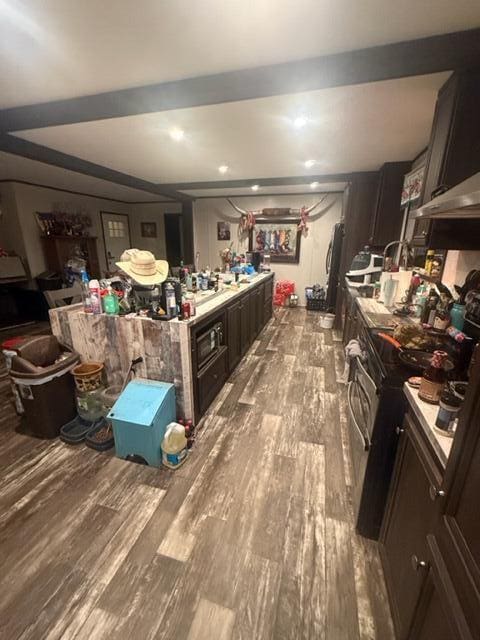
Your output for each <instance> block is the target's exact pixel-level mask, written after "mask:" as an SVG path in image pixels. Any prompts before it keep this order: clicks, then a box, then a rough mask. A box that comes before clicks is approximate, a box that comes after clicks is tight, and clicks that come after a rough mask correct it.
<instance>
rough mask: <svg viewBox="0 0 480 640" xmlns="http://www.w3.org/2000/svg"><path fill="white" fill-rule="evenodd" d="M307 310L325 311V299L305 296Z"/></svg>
mask: <svg viewBox="0 0 480 640" xmlns="http://www.w3.org/2000/svg"><path fill="white" fill-rule="evenodd" d="M306 300H307V310H308V311H326V310H327V303H326V301H325V300H320V299H319V298H307V299H306Z"/></svg>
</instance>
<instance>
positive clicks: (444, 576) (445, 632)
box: [409, 535, 473, 640]
mask: <svg viewBox="0 0 480 640" xmlns="http://www.w3.org/2000/svg"><path fill="white" fill-rule="evenodd" d="M427 544H428V554H427V557H426V558H427V559H426V563H427V567H426V569H425V571H426V578H425V581H424V585H423V589H422V593H421V596H420V599H419V602H418V606H417V609H416V614H415V618H414V620H413V623H412V627H411V631H410V635H409V640H473V635H472V634H471V632H470V630H469V627H468V624H467V621H466V619H465V616H464V614H463V610H462V607H461V603H460V601H459V599H458V597H457V594H456V590H455V587H454V584H453V582H452V580H451V577H450V575H449V573H448V570H447V567H446V564H445V562H444V559H443V557H442V554H441V553H440V549H439V547H438V545H437V541H436V539H435V536H433V535H429V536H427Z"/></svg>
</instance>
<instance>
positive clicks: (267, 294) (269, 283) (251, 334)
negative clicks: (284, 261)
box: [191, 275, 273, 421]
mask: <svg viewBox="0 0 480 640" xmlns="http://www.w3.org/2000/svg"><path fill="white" fill-rule="evenodd" d="M272 288H273V275H272V276H271V277H270V278H268V279H267V280H266V281H264V282H259V283H258V284H257V285H254V286H253V287H251V288H249V289H248V290H247V291H245V292H244V293H243V294H241V295H239V296H238V297H237V298H236V299H235V300H234V301H232V302H230V304H228V305H227V306H226V308H225V307H224V308H223V309H221V310H219V311H218V312H217V313H215V314H214V315H212V316H209V317H208V318H206V319H205V320H204V321H202V322H200V323H199V324H198V325H194V326H193V328H192V332H191V343H192V371H193V385H194V389H193V395H194V403H195V420H196V421H198V420H199V419H200V418H201V416H202V415H203V414H204V413H205V411H206V410H207V408H208V406H209V405H210V403H211V402H212V400H213V399H214V398H215V396H216V395H217V393H218V392H219V391H220V389H221V388H222V386H223V384H224V383H225V381H226V380H227V377H228V375H229V374H230V373H231V372H232V371H233V370H234V369H235V367H236V366H237V365H238V363H239V362H240V360H241V359H242V357H243V356H244V355H245V354H246V352H247V351H248V349H249V347H250V346H251V344H252V342H253V341H254V340H255V338H256V337H257V336H258V334H259V333H260V331H261V330H262V329H263V327H264V326H265V323H266V322H268V320H269V319H270V317H271V315H272ZM216 324H221V326H222V332H221V344H220V348H219V349H218V352H217V353H216V355H215V357H212V359H211V360H210V361H209V362H207V364H205V365H204V366H203V367H201V368H200V365H199V364H198V361H197V356H198V354H197V353H196V341H197V337H198V336H201V335H202V334H204V333H205V332H208V330H209V329H210V328H211V327H213V326H215V325H216Z"/></svg>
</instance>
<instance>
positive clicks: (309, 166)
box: [304, 160, 315, 169]
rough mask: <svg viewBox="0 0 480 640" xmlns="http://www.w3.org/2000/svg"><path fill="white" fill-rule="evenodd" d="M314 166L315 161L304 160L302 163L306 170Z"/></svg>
mask: <svg viewBox="0 0 480 640" xmlns="http://www.w3.org/2000/svg"><path fill="white" fill-rule="evenodd" d="M314 164H315V160H305V162H304V165H305V166H306V167H307V169H311V168H312V167H313V165H314Z"/></svg>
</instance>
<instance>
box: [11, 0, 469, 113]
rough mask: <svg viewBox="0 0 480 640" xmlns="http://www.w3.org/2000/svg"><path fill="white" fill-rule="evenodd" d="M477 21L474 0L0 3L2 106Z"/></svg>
mask: <svg viewBox="0 0 480 640" xmlns="http://www.w3.org/2000/svg"><path fill="white" fill-rule="evenodd" d="M477 26H480V3H479V2H478V1H475V0H455V2H452V0H403V1H402V2H387V1H386V0H362V1H361V2H360V1H358V0H357V1H354V0H227V1H226V0H201V1H195V0H161V1H159V0H142V2H140V3H139V2H132V0H102V1H101V2H99V1H98V0H81V1H80V2H74V1H73V0H70V1H67V2H66V1H65V0H42V1H41V2H39V1H38V0H23V1H22V2H19V1H18V0H0V68H1V69H2V74H1V79H0V108H5V107H12V106H18V105H23V104H31V103H35V102H47V101H51V100H55V99H59V98H68V97H73V96H79V95H88V94H91V93H99V92H102V91H108V90H112V89H120V88H126V87H132V86H140V85H144V84H149V83H155V82H161V81H166V80H174V79H179V78H185V77H192V76H198V75H202V74H207V73H216V72H220V71H227V70H232V69H239V68H246V67H254V66H259V65H263V64H271V63H277V62H284V61H288V60H294V59H301V58H306V57H311V56H316V55H322V54H325V53H332V52H338V51H345V50H352V49H358V48H361V47H369V46H373V45H379V44H385V43H388V42H396V41H400V40H409V39H414V38H419V37H423V36H429V35H434V34H439V33H447V32H450V31H457V30H463V29H470V28H473V27H477Z"/></svg>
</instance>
